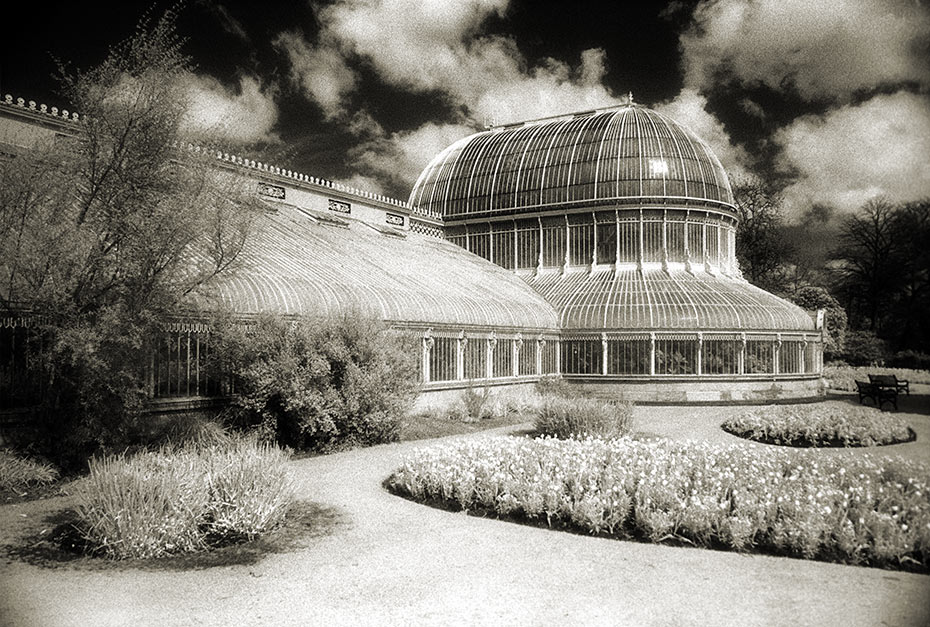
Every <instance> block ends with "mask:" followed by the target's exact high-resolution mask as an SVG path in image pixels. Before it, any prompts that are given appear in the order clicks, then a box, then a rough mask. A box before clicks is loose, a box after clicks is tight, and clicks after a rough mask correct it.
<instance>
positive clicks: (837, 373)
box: [823, 364, 930, 392]
mask: <svg viewBox="0 0 930 627" xmlns="http://www.w3.org/2000/svg"><path fill="white" fill-rule="evenodd" d="M870 374H893V375H894V376H896V377H897V378H899V379H903V380H905V381H909V382H911V383H918V384H919V383H924V384H930V372H928V371H926V370H908V369H906V368H879V367H877V366H876V367H871V366H859V367H855V366H847V365H840V364H837V365H833V364H828V365H826V366H824V368H823V378H824V379H826V381H827V386H828V387H830V388H831V389H833V390H841V391H844V392H855V391H856V381H868V380H869V375H870Z"/></svg>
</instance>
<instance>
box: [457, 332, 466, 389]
mask: <svg viewBox="0 0 930 627" xmlns="http://www.w3.org/2000/svg"><path fill="white" fill-rule="evenodd" d="M466 346H468V338H467V337H465V331H462V332H460V333H459V337H458V339H457V340H456V342H455V378H456V379H457V380H459V381H461V380H462V379H464V378H465V347H466Z"/></svg>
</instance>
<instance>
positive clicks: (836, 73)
mask: <svg viewBox="0 0 930 627" xmlns="http://www.w3.org/2000/svg"><path fill="white" fill-rule="evenodd" d="M928 40H930V12H928V11H926V8H925V7H923V6H921V3H920V2H915V1H914V0H870V1H868V2H863V1H862V0H829V1H826V0H825V1H819V2H811V1H810V0H705V1H704V2H702V3H701V4H700V5H699V6H698V7H697V9H696V10H695V12H694V15H693V24H692V26H691V28H690V29H689V30H688V31H687V32H685V33H684V34H683V35H682V36H681V46H682V51H683V55H684V58H683V63H684V68H685V83H686V85H689V86H691V87H695V88H698V89H709V88H710V87H711V86H712V85H713V84H714V80H715V73H716V72H717V71H719V70H728V71H729V72H731V73H732V74H733V75H734V76H735V77H737V78H738V79H740V80H741V81H743V82H745V83H748V84H753V83H761V84H765V85H768V86H769V87H771V88H774V89H782V88H784V87H786V86H788V85H792V86H794V87H795V88H796V89H797V90H798V92H799V93H800V94H801V96H803V97H805V98H807V99H818V98H823V97H827V98H831V97H834V96H847V95H849V94H850V93H852V92H854V91H856V90H858V89H863V88H865V89H868V88H873V87H876V86H880V85H887V84H897V83H901V82H905V81H913V82H917V83H919V84H922V85H930V57H928V55H927V43H926V42H927V41H928Z"/></svg>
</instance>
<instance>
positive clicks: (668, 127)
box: [653, 112, 688, 198]
mask: <svg viewBox="0 0 930 627" xmlns="http://www.w3.org/2000/svg"><path fill="white" fill-rule="evenodd" d="M653 113H654V117H657V118H659V120H660V121H661V122H662V124H663V125H664V128H665V132H666V133H668V135H669V137H671V138H672V143H673V144H675V150H676V151H677V152H678V162H679V163H680V164H681V180H682V182H683V183H684V194H685V197H686V198H687V197H688V176H687V173H686V170H685V156H684V153H683V152H682V150H681V144H679V142H678V137H677V136H676V135H675V132H674V130H673V129H672V125H671V124H669V123H668V120H667V119H665V118H664V117H662V115H660V114H658V113H655V112H653ZM653 125H654V126H655V121H653ZM658 133H659V130H658V128H656V134H658Z"/></svg>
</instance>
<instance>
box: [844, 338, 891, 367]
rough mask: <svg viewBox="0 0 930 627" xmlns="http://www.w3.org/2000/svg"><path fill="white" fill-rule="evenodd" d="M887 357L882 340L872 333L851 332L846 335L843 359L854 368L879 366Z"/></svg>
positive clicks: (886, 349) (885, 347)
mask: <svg viewBox="0 0 930 627" xmlns="http://www.w3.org/2000/svg"><path fill="white" fill-rule="evenodd" d="M887 357H888V348H887V346H886V345H885V342H884V340H882V339H881V338H879V337H878V336H876V335H875V333H873V332H872V331H851V332H849V333H847V334H846V344H845V349H844V351H843V359H844V360H845V361H847V362H848V363H850V364H852V365H854V366H868V365H870V364H880V363H883V362H884V361H885V359H886V358H887Z"/></svg>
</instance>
